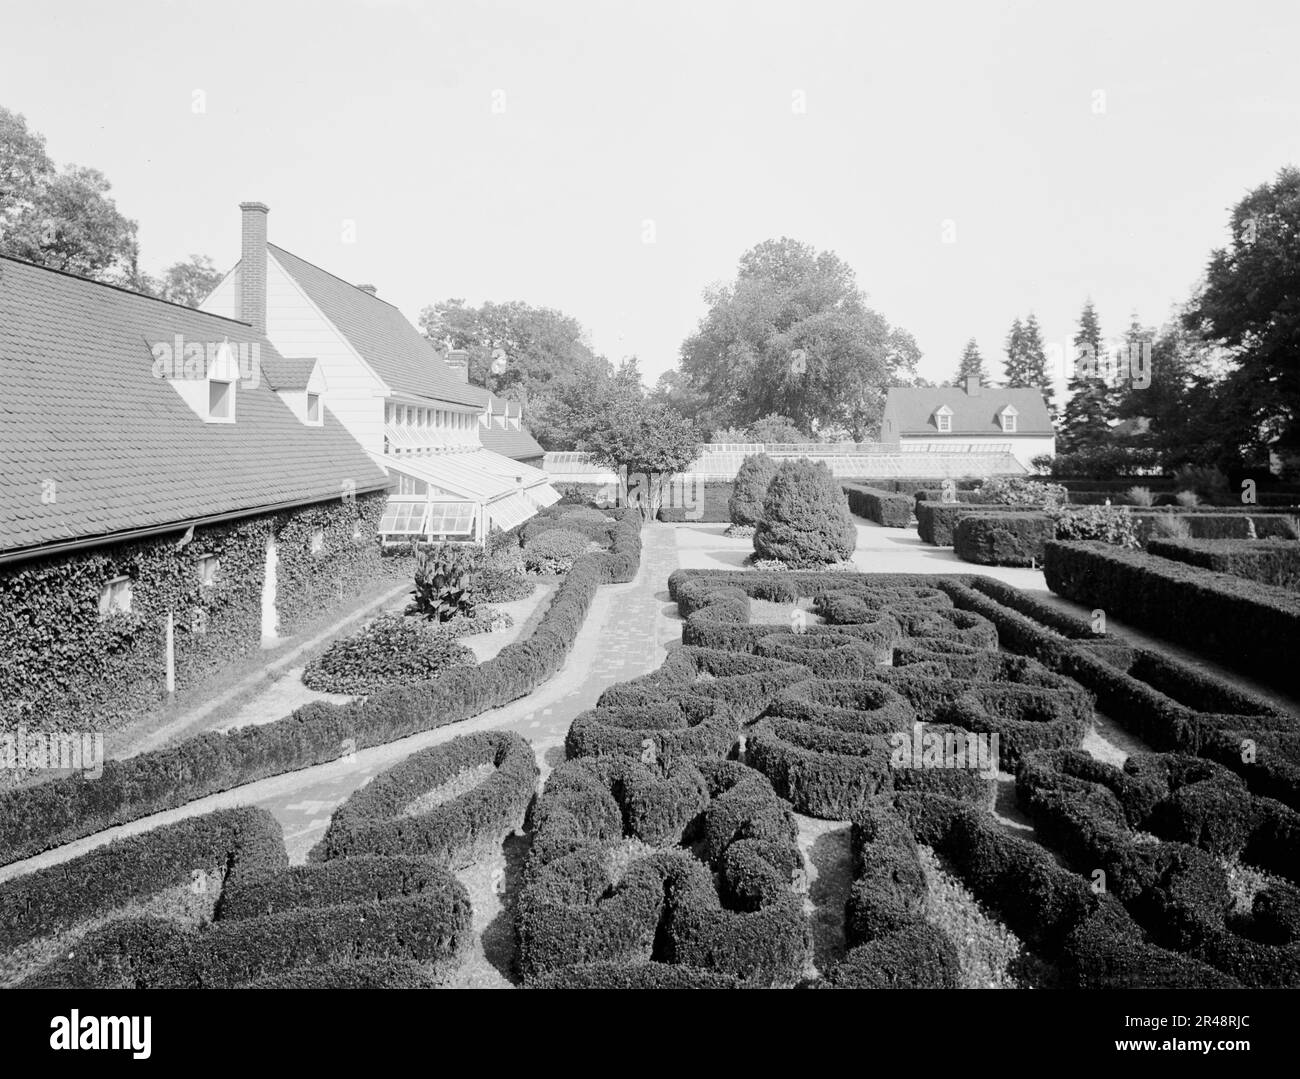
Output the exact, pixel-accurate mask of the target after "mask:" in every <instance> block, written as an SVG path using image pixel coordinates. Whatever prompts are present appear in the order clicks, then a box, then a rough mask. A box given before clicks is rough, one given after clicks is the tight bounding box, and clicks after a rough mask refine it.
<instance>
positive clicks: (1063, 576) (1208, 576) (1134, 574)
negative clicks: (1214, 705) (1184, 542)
mask: <svg viewBox="0 0 1300 1079" xmlns="http://www.w3.org/2000/svg"><path fill="white" fill-rule="evenodd" d="M1046 554H1047V557H1046V562H1045V564H1044V567H1043V571H1044V574H1045V576H1046V579H1047V586H1048V587H1049V588H1050V589H1051V590H1052V591H1053V592H1056V593H1058V594H1059V595H1063V596H1065V597H1066V598H1067V599H1072V600H1075V601H1077V602H1079V603H1083V604H1086V605H1087V606H1089V607H1096V608H1101V609H1103V610H1105V611H1106V612H1107V613H1108V614H1110V615H1112V616H1114V617H1116V618H1119V619H1122V620H1124V621H1126V622H1130V623H1132V624H1133V625H1135V626H1137V627H1140V628H1142V629H1146V630H1149V631H1151V632H1153V633H1156V634H1157V635H1159V636H1161V637H1163V638H1165V639H1167V640H1170V641H1174V642H1177V643H1179V644H1185V645H1188V646H1190V647H1192V648H1194V649H1197V650H1199V651H1202V652H1204V653H1206V654H1209V655H1213V656H1216V657H1218V658H1221V659H1222V660H1224V661H1225V662H1227V663H1229V664H1231V665H1232V666H1234V667H1235V668H1236V669H1238V670H1240V671H1242V672H1245V673H1251V674H1255V675H1258V676H1259V677H1261V678H1263V679H1265V680H1267V681H1270V682H1274V683H1276V684H1278V685H1280V686H1283V687H1286V688H1289V689H1292V690H1294V689H1295V688H1296V687H1298V686H1300V668H1297V666H1296V664H1295V663H1294V657H1295V642H1296V641H1297V640H1300V596H1297V595H1296V594H1295V593H1294V592H1291V591H1288V590H1287V589H1283V588H1276V587H1273V586H1270V585H1262V584H1256V583H1255V582H1253V581H1246V580H1243V579H1242V578H1240V577H1235V576H1232V575H1230V574H1226V573H1216V572H1215V571H1213V570H1207V569H1201V568H1199V567H1196V566H1187V565H1183V564H1182V563H1177V562H1170V561H1168V560H1167V559H1163V558H1159V557H1157V556H1156V555H1152V554H1147V553H1145V552H1141V551H1132V550H1126V549H1124V548H1118V547H1112V546H1109V545H1107V544H1101V543H1050V544H1048V546H1047V552H1046Z"/></svg>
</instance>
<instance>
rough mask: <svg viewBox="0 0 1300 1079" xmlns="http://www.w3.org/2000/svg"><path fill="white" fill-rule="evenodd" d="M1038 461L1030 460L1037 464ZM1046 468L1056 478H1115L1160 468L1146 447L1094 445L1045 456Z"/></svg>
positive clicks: (1145, 472) (1156, 458)
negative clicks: (1071, 451) (1072, 451)
mask: <svg viewBox="0 0 1300 1079" xmlns="http://www.w3.org/2000/svg"><path fill="white" fill-rule="evenodd" d="M1039 460H1040V458H1034V463H1035V464H1037V463H1038V461H1039ZM1045 463H1046V465H1047V466H1048V467H1049V468H1050V469H1051V472H1052V475H1053V476H1054V477H1056V478H1058V479H1059V478H1070V477H1076V476H1079V477H1088V478H1093V477H1096V478H1099V479H1100V478H1117V477H1120V476H1144V475H1148V474H1150V473H1151V472H1153V471H1155V470H1156V469H1158V468H1159V466H1160V454H1159V453H1158V452H1157V451H1156V450H1154V449H1149V448H1137V447H1130V446H1096V447H1093V448H1091V449H1084V450H1077V451H1075V452H1074V453H1058V454H1057V455H1056V456H1055V457H1048V458H1047V460H1046V462H1045Z"/></svg>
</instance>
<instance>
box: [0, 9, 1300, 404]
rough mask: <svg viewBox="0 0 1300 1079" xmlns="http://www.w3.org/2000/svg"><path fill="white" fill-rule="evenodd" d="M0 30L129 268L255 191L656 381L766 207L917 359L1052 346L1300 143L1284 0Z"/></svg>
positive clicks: (63, 22) (933, 367)
mask: <svg viewBox="0 0 1300 1079" xmlns="http://www.w3.org/2000/svg"><path fill="white" fill-rule="evenodd" d="M3 26H4V36H3V39H2V40H0V104H4V105H5V106H7V107H8V108H10V109H14V110H16V111H18V112H21V113H23V114H25V115H26V117H27V120H28V123H29V125H30V126H31V127H33V128H34V129H36V130H38V131H40V132H42V133H44V134H45V135H46V136H47V138H48V149H49V152H50V154H51V156H52V157H53V158H54V159H55V160H56V161H58V162H59V163H60V164H63V163H67V162H76V163H78V164H83V165H90V166H94V167H96V168H99V169H101V170H102V171H103V172H105V173H106V174H107V176H108V178H109V179H110V180H111V182H112V184H113V189H114V194H115V197H116V199H117V203H118V205H119V207H120V208H121V210H122V211H123V212H124V213H126V214H127V215H128V216H130V217H133V218H135V219H137V220H138V221H139V222H140V240H141V246H142V254H143V263H144V266H145V268H146V269H148V270H150V271H151V272H155V273H156V272H158V271H159V270H161V269H162V268H163V267H164V266H165V265H167V264H169V263H171V262H173V261H175V260H177V259H181V258H184V257H186V256H187V255H189V254H190V253H192V252H201V253H205V254H209V255H211V256H212V257H213V259H214V260H215V261H216V262H217V264H218V265H219V266H220V267H221V268H222V269H226V268H228V267H229V266H230V265H232V264H233V263H234V262H235V261H236V259H237V258H238V249H239V237H238V230H239V213H238V203H239V202H240V201H241V200H248V199H255V200H260V201H263V202H266V203H267V204H268V205H269V206H270V207H271V217H270V234H271V239H272V242H274V243H277V244H280V245H282V246H284V247H286V248H288V249H290V250H292V251H294V252H295V253H296V254H298V255H300V256H302V257H303V258H306V259H309V260H310V261H313V262H315V263H317V264H319V265H321V266H323V267H325V268H326V269H328V270H330V271H331V272H333V273H335V274H338V275H339V276H340V277H343V278H345V279H347V280H350V281H353V282H373V283H375V284H376V285H377V286H378V287H379V293H380V295H381V296H382V297H384V298H386V299H388V300H390V301H391V302H394V303H396V304H397V305H398V306H400V307H401V308H402V309H403V311H405V313H406V314H407V315H408V317H410V318H411V319H412V320H414V319H415V318H417V317H418V315H419V312H420V309H421V308H422V307H424V306H425V305H426V304H429V303H432V302H434V301H436V300H438V299H443V298H447V297H452V296H460V297H465V298H467V299H468V300H469V301H470V302H473V303H478V302H480V301H482V300H485V299H492V300H524V301H527V302H529V303H533V304H541V305H549V306H553V307H558V308H560V309H562V310H564V311H565V312H567V313H568V314H571V315H573V316H575V317H576V318H578V319H579V320H580V321H582V322H583V323H584V324H585V325H586V326H588V327H589V328H590V330H591V331H592V336H593V343H594V345H595V347H596V348H597V349H598V350H600V351H602V352H604V353H605V354H607V355H608V356H610V357H611V358H612V359H618V358H619V357H621V356H623V355H627V354H633V353H635V354H636V355H638V356H639V357H640V358H641V362H642V369H643V370H644V371H645V372H646V374H647V381H648V382H653V380H654V378H655V377H656V376H657V375H658V374H659V373H660V372H662V371H664V370H666V369H668V368H670V367H672V366H673V365H674V364H675V363H676V359H677V355H678V349H679V347H680V345H681V342H682V340H683V338H684V337H685V336H686V335H687V334H688V333H690V332H691V331H692V329H693V328H694V327H695V325H696V323H697V321H698V320H699V318H700V317H701V315H702V314H703V313H704V304H703V301H702V300H701V295H700V294H701V290H702V289H703V288H704V287H705V286H706V285H708V284H709V283H710V282H715V281H719V280H722V279H729V278H731V277H732V276H733V275H734V272H735V268H736V263H737V260H738V259H739V257H740V255H741V253H742V252H743V251H744V250H746V249H747V248H749V247H751V246H753V245H754V244H756V243H758V242H760V241H761V240H764V239H767V238H770V237H776V236H781V235H787V236H792V237H795V238H797V239H800V240H803V241H805V242H807V243H811V244H814V245H815V246H817V247H819V248H830V249H832V250H834V251H836V252H838V253H839V254H840V255H841V256H842V257H843V258H844V259H846V260H847V261H848V262H849V263H850V264H851V265H852V266H853V267H854V268H855V269H856V271H857V275H858V280H859V283H860V284H861V286H862V287H863V288H864V289H865V290H866V292H867V293H868V296H869V302H870V303H871V304H872V306H874V307H875V308H876V309H877V310H879V311H880V312H881V313H882V314H883V315H885V317H886V318H888V319H889V320H890V321H891V322H893V323H895V324H896V325H899V326H902V327H904V328H905V329H907V330H910V331H911V332H912V333H913V334H914V335H915V337H916V340H917V342H918V343H919V344H920V346H921V349H922V351H923V353H924V354H925V358H924V360H923V361H922V365H921V373H922V374H924V375H926V376H927V377H930V378H934V379H940V378H947V377H949V376H950V375H951V374H952V372H953V370H954V369H955V367H956V364H957V359H958V356H959V354H960V352H961V348H962V345H963V343H964V342H965V340H966V339H967V338H968V337H971V336H974V337H975V338H976V339H977V340H978V342H979V344H980V346H981V349H982V350H983V352H984V354H985V356H986V357H994V358H1000V357H1001V355H1002V345H1003V341H1004V338H1005V335H1006V331H1007V328H1008V326H1009V324H1010V322H1011V320H1012V318H1013V317H1015V316H1016V315H1023V314H1026V313H1027V312H1028V311H1030V310H1034V311H1036V312H1037V313H1038V316H1039V319H1040V321H1041V322H1042V323H1043V326H1044V331H1045V334H1046V336H1047V338H1048V340H1049V341H1058V342H1066V341H1068V340H1069V338H1070V337H1071V336H1072V334H1073V332H1074V325H1075V320H1076V319H1077V316H1078V312H1079V309H1080V307H1081V306H1082V304H1083V301H1084V299H1085V298H1086V297H1088V296H1091V297H1092V298H1093V299H1094V301H1095V302H1096V304H1097V307H1098V311H1099V313H1100V315H1101V321H1102V329H1103V331H1104V332H1105V333H1106V334H1107V335H1111V334H1117V333H1119V332H1121V331H1122V330H1123V328H1124V327H1125V326H1126V325H1127V324H1128V320H1129V316H1130V313H1131V312H1132V311H1134V310H1136V311H1137V312H1138V313H1139V315H1140V316H1141V318H1142V320H1143V321H1144V322H1145V323H1149V324H1158V323H1161V322H1163V321H1164V320H1165V319H1166V318H1167V317H1168V315H1169V312H1170V310H1171V307H1172V305H1174V304H1175V303H1178V302H1180V301H1181V300H1182V299H1184V298H1185V297H1186V295H1187V294H1188V291H1189V289H1190V287H1191V286H1192V284H1193V282H1194V281H1195V280H1196V278H1197V277H1198V276H1199V274H1200V273H1201V272H1202V270H1203V268H1204V265H1205V262H1206V259H1207V257H1208V255H1209V252H1210V250H1211V248H1212V247H1214V246H1216V245H1220V244H1222V243H1224V242H1225V240H1226V238H1227V232H1226V224H1227V217H1228V210H1229V208H1230V207H1231V205H1232V204H1233V203H1234V202H1235V201H1236V200H1238V199H1239V198H1240V197H1241V196H1242V195H1243V194H1244V193H1245V192H1246V191H1247V190H1248V189H1250V188H1252V187H1254V186H1257V185H1259V184H1261V183H1264V182H1267V181H1269V180H1270V179H1271V178H1272V177H1273V176H1274V175H1275V173H1276V172H1277V170H1278V169H1279V168H1280V167H1281V166H1283V165H1285V164H1288V163H1291V164H1300V146H1298V142H1300V65H1297V63H1296V61H1295V48H1296V42H1297V40H1300V4H1296V3H1295V2H1294V0H1273V2H1268V3H1250V2H1241V0H1236V2H1234V3H1232V4H1223V3H1204V4H1197V3H1187V2H1180V3H1170V2H1162V3H1136V2H1133V0H1129V2H1120V3H1106V2H1101V3H1099V2H1090V3H1087V4H1063V3H1052V4H1032V3H1027V2H978V0H972V2H967V3H956V2H952V3H941V4H923V3H904V2H901V0H899V2H894V3H890V4H887V5H886V4H878V3H861V2H857V3H851V2H848V0H844V2H834V3H817V2H806V0H784V2H748V3H720V2H711V0H699V2H696V3H677V2H672V0H644V2H642V3H638V4H635V5H630V4H617V3H612V2H605V3H581V4H580V3H573V2H555V0H547V2H545V3H533V4H525V3H477V2H471V0H461V2H458V3H443V2H439V3H432V2H431V3H424V2H420V0H325V2H322V0H313V2H310V3H291V2H282V0H260V2H257V3H242V2H231V0H223V2H221V3H211V2H203V3H191V2H188V0H184V2H173V3H168V2H158V0H146V2H138V0H123V2H122V3H112V4H107V3H102V2H93V0H61V2H59V3H57V4H47V3H36V2H31V3H22V4H15V3H12V2H8V3H6V4H5V5H4V14H3ZM196 103H197V104H199V105H202V106H204V109H205V111H196ZM346 222H354V223H355V242H353V243H346V242H344V232H345V228H346V224H345V223H346ZM651 223H652V224H651ZM947 223H951V224H950V225H949V232H948V235H949V236H951V235H952V234H953V230H955V242H953V243H945V242H944V240H945V225H946V224H947ZM651 232H652V233H653V237H652V238H653V240H654V242H653V243H647V242H645V240H646V239H647V238H650V234H651ZM993 372H994V375H995V377H997V376H998V375H1000V368H999V366H998V365H997V364H996V362H995V363H994V365H993Z"/></svg>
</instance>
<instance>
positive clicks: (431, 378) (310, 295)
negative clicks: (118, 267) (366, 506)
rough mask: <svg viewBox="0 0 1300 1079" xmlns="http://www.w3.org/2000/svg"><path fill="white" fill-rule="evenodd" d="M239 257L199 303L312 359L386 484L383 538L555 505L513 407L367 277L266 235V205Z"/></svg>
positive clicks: (512, 517) (437, 535)
mask: <svg viewBox="0 0 1300 1079" xmlns="http://www.w3.org/2000/svg"><path fill="white" fill-rule="evenodd" d="M240 209H241V211H242V214H243V239H242V252H241V257H240V261H239V263H238V264H237V265H236V266H235V267H234V268H233V269H232V270H231V271H230V272H229V273H228V274H227V275H226V276H225V278H224V279H223V280H222V282H221V283H220V284H219V285H218V286H217V288H216V289H215V290H214V291H213V292H212V294H211V295H210V296H209V297H208V298H207V299H206V300H205V301H204V302H203V305H202V306H203V310H205V311H210V312H213V313H216V314H221V315H226V316H229V317H237V318H240V319H242V320H244V321H245V322H248V323H249V324H250V325H252V326H254V327H258V328H261V329H262V330H264V332H265V334H266V336H267V338H268V339H269V340H270V341H272V342H274V343H275V345H276V346H277V348H278V349H279V351H280V352H281V354H283V355H287V356H295V357H298V356H309V357H312V358H314V359H315V361H316V362H317V363H318V365H319V370H320V372H321V374H322V376H323V380H324V386H325V396H324V403H325V406H326V407H327V408H328V410H329V412H330V413H332V414H333V415H334V416H335V417H337V419H338V421H339V422H340V423H341V424H342V425H343V426H344V427H346V428H347V430H348V431H349V432H350V433H351V434H352V436H353V437H354V438H355V439H356V440H357V441H358V442H359V443H360V444H361V445H362V447H363V448H364V449H365V450H366V452H367V453H368V454H369V455H370V459H371V460H372V461H373V462H375V463H376V464H379V465H381V466H382V467H383V468H384V469H385V470H386V471H387V472H388V473H389V474H390V475H392V477H393V478H394V480H395V482H396V490H395V491H394V492H393V494H392V496H391V498H390V502H389V507H388V512H387V513H385V515H384V518H383V521H382V522H381V524H380V532H381V534H382V536H383V537H384V540H385V542H387V543H390V544H397V543H404V542H407V541H409V540H411V539H413V538H416V537H424V538H426V539H429V540H451V541H470V542H480V543H481V542H482V541H483V540H484V538H485V537H486V536H487V534H488V532H489V530H490V529H492V528H493V527H497V528H501V529H510V528H513V527H515V526H517V525H519V524H522V523H523V522H524V521H526V520H528V518H530V517H532V516H533V515H534V514H535V513H536V512H537V511H538V509H539V508H541V507H544V506H549V505H552V504H554V503H555V502H557V501H558V500H559V494H558V492H556V491H555V490H554V489H553V488H552V487H551V485H550V482H549V477H548V476H547V474H546V473H545V472H543V471H542V470H541V469H540V468H538V467H536V465H537V464H539V463H540V460H541V457H542V449H541V447H540V446H539V445H538V444H537V443H536V442H535V441H534V440H533V438H532V436H531V435H529V434H528V433H527V432H526V431H524V430H523V427H522V417H521V416H520V414H519V411H518V406H517V405H516V406H514V413H513V415H512V414H511V406H510V405H508V404H506V403H505V402H501V401H497V400H496V399H495V398H493V396H492V394H490V393H489V392H488V391H487V390H485V389H483V388H482V387H479V386H471V385H469V382H468V365H467V357H466V356H465V355H464V353H455V352H453V353H450V354H449V355H448V356H447V357H445V358H444V356H443V355H442V354H441V353H440V352H439V351H438V350H437V349H436V348H435V347H434V346H433V344H432V343H431V342H430V341H429V340H428V339H427V338H426V337H424V335H423V334H421V333H420V332H419V331H418V330H416V328H415V327H414V326H412V325H411V324H410V323H409V322H408V321H407V320H406V318H405V317H404V316H403V315H402V313H401V312H400V311H399V310H398V309H397V308H396V307H394V306H393V305H392V304H389V303H386V302H385V301H383V300H381V299H379V297H378V295H377V290H376V289H375V287H374V286H373V285H352V284H349V283H348V282H347V281H343V280H342V279H340V278H338V277H335V276H334V275H333V274H331V273H329V272H327V271H325V270H323V269H321V268H320V267H318V266H315V265H313V264H312V263H310V262H307V261H306V260H304V259H301V258H299V257H298V256H297V255H294V254H292V253H290V252H288V251H286V250H284V249H283V248H281V247H277V246H275V245H274V244H271V243H268V242H267V227H266V226H267V214H268V210H267V208H266V207H265V206H264V205H262V204H261V203H252V202H249V203H243V204H241V207H240Z"/></svg>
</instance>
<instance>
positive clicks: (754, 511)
mask: <svg viewBox="0 0 1300 1079" xmlns="http://www.w3.org/2000/svg"><path fill="white" fill-rule="evenodd" d="M775 475H776V462H775V461H773V460H772V458H770V457H769V456H768V455H767V454H765V453H754V454H750V456H748V457H746V458H745V459H744V460H743V461H741V463H740V469H739V471H738V472H737V473H736V486H735V488H734V489H733V490H732V493H731V499H730V500H729V501H728V503H727V517H728V519H729V520H730V521H731V523H732V524H736V525H757V524H758V522H759V521H761V520H762V519H763V503H764V501H765V500H766V499H767V488H768V485H769V484H770V483H771V482H772V477H773V476H775Z"/></svg>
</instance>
